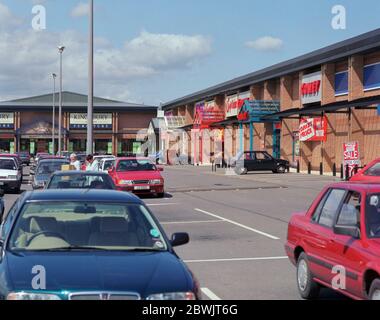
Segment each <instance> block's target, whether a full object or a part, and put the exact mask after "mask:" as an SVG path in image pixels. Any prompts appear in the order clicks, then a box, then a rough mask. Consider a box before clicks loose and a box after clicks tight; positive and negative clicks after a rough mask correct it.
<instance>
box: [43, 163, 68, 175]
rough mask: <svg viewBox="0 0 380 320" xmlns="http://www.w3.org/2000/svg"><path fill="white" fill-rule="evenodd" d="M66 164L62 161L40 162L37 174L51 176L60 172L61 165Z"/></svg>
mask: <svg viewBox="0 0 380 320" xmlns="http://www.w3.org/2000/svg"><path fill="white" fill-rule="evenodd" d="M64 164H67V162H63V161H49V162H48V161H47V162H41V163H40V164H39V165H38V168H37V174H52V173H53V172H55V171H60V170H61V168H62V165H64Z"/></svg>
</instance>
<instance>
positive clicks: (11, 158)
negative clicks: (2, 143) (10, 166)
mask: <svg viewBox="0 0 380 320" xmlns="http://www.w3.org/2000/svg"><path fill="white" fill-rule="evenodd" d="M0 159H1V160H13V161H14V162H16V159H15V158H13V157H4V156H0Z"/></svg>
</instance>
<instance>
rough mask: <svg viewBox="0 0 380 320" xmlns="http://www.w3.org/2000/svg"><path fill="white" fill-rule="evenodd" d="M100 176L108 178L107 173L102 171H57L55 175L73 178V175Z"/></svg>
mask: <svg viewBox="0 0 380 320" xmlns="http://www.w3.org/2000/svg"><path fill="white" fill-rule="evenodd" d="M79 174H80V175H98V176H108V173H107V172H102V171H79V170H68V171H57V172H55V173H54V175H55V176H73V175H79Z"/></svg>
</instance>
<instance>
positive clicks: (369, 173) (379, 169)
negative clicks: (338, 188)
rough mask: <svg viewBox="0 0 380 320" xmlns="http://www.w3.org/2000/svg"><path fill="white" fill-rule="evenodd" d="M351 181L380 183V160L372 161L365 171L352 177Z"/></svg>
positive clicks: (360, 171)
mask: <svg viewBox="0 0 380 320" xmlns="http://www.w3.org/2000/svg"><path fill="white" fill-rule="evenodd" d="M350 181H366V182H377V183H380V158H379V159H376V160H374V161H372V162H371V163H370V164H369V165H367V166H365V167H364V169H362V170H359V171H358V173H357V174H355V175H354V176H353V177H351V179H350Z"/></svg>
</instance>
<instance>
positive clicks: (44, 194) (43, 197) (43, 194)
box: [24, 189, 143, 204]
mask: <svg viewBox="0 0 380 320" xmlns="http://www.w3.org/2000/svg"><path fill="white" fill-rule="evenodd" d="M24 201H25V202H34V201H36V202H38V201H74V202H76V201H78V202H86V201H96V202H114V203H124V202H125V203H136V204H143V202H142V201H141V200H140V199H139V198H138V197H137V196H135V195H134V194H132V193H129V192H121V191H115V190H97V189H44V190H39V191H27V192H25V195H24Z"/></svg>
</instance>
